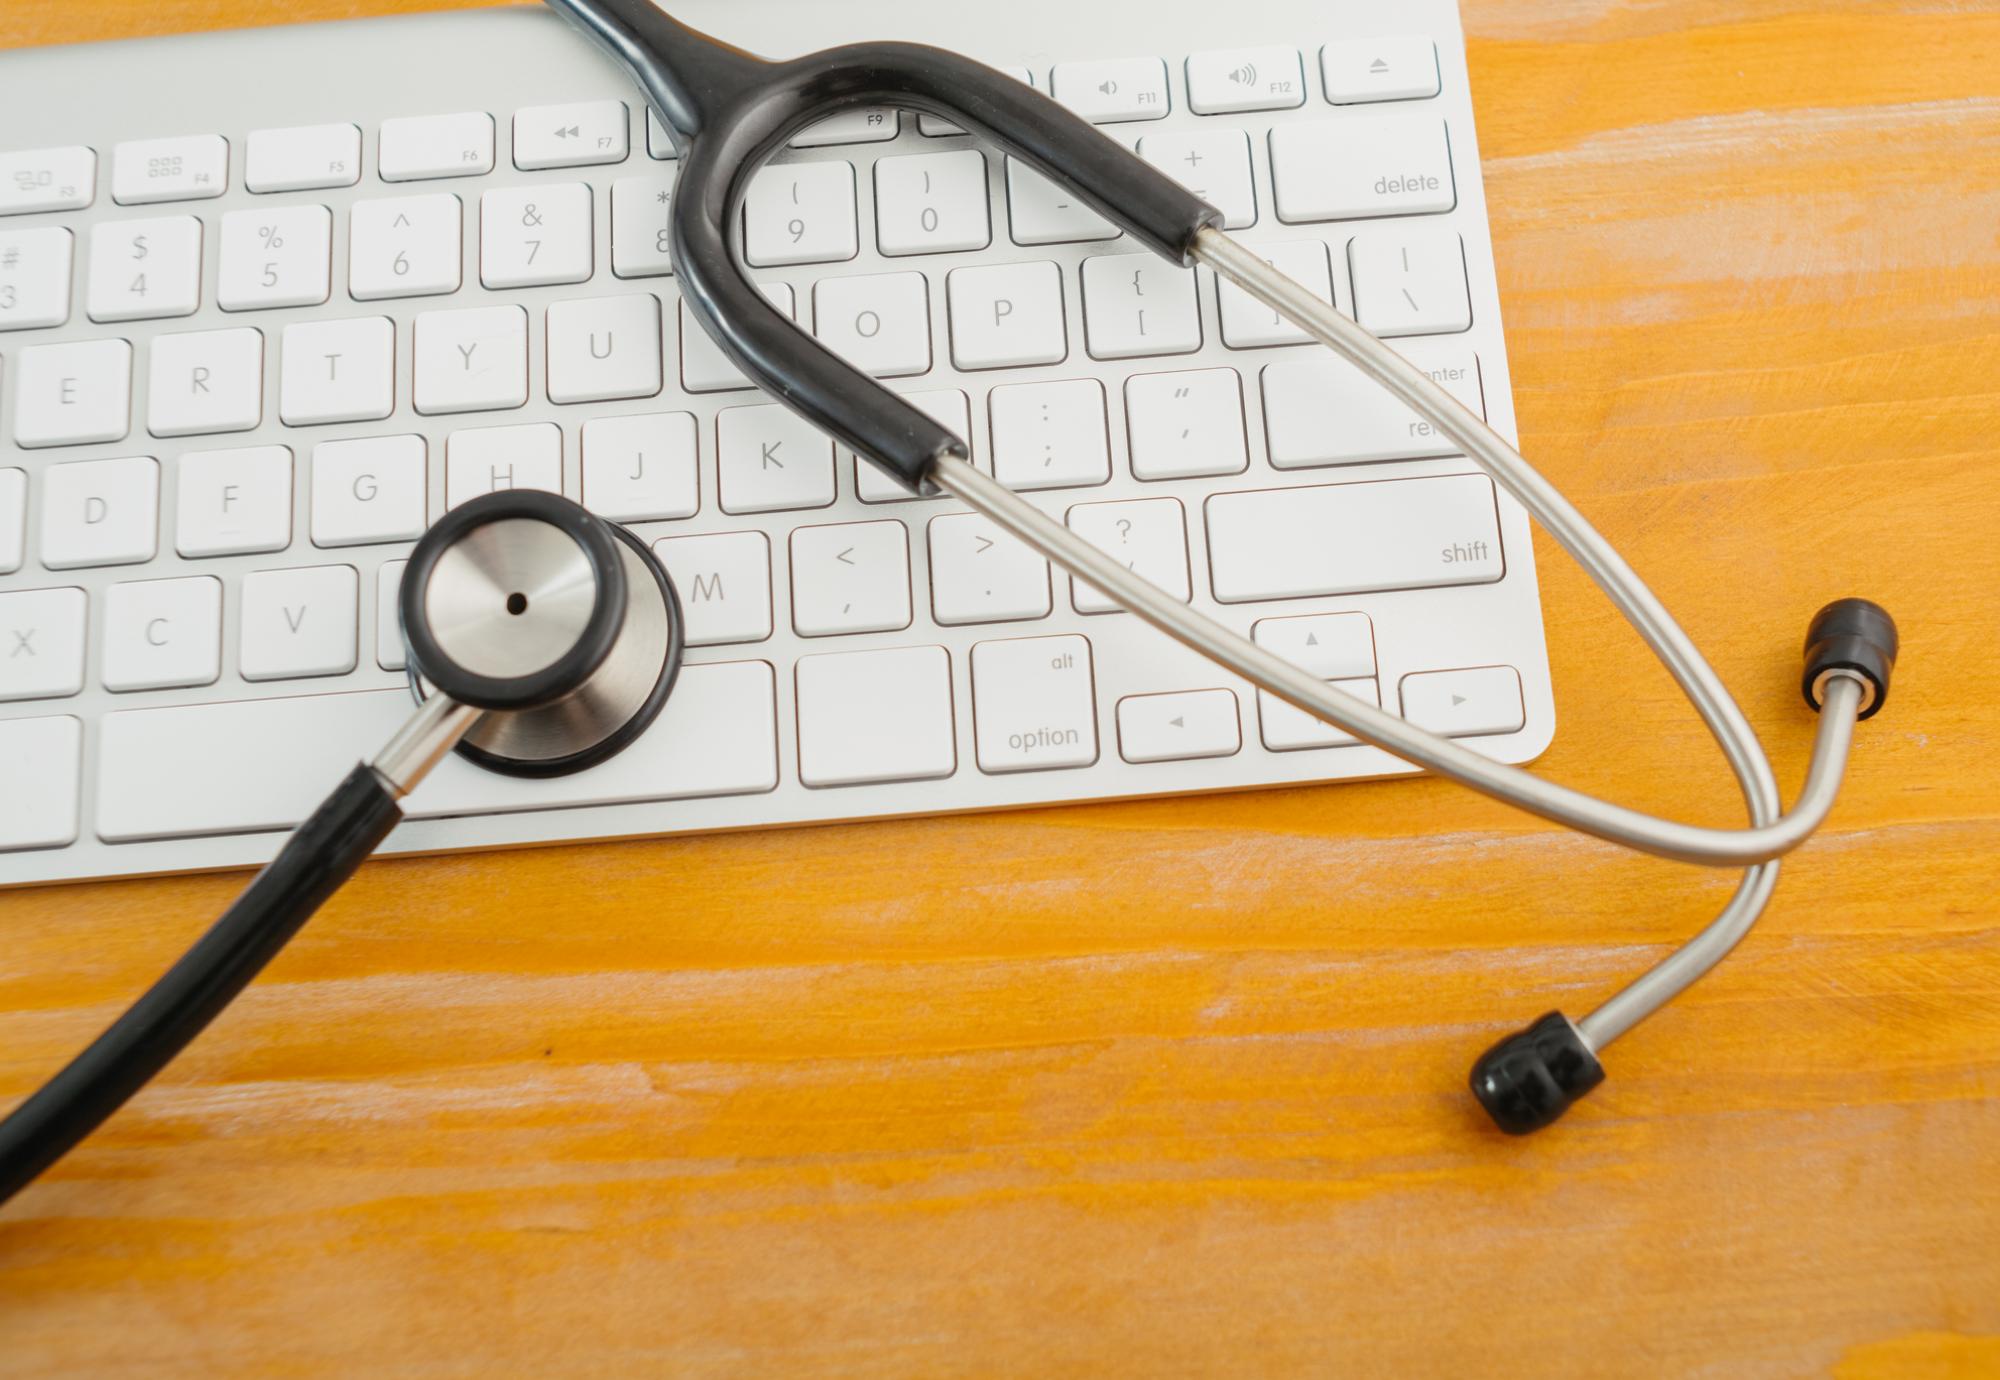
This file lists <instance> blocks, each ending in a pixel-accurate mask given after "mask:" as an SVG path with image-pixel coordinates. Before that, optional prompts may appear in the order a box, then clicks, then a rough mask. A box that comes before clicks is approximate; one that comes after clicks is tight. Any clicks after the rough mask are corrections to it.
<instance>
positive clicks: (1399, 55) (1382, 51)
mask: <svg viewBox="0 0 2000 1380" xmlns="http://www.w3.org/2000/svg"><path fill="white" fill-rule="evenodd" d="M1319 68H1320V75H1321V78H1322V79H1323V80H1324V81H1325V83H1326V98H1327V99H1328V100H1329V101H1332V102H1333V103H1334V104H1335V105H1359V104H1361V103H1362V102H1364V101H1408V100H1421V99H1423V98H1425V97H1428V96H1435V95H1437V93H1438V57H1437V45H1436V44H1435V43H1433V42H1431V40H1430V39H1428V38H1412V37H1401V38H1350V39H1342V40H1341V41H1340V42H1338V43H1329V44H1327V45H1326V46H1325V47H1324V48H1322V49H1320V50H1319Z"/></svg>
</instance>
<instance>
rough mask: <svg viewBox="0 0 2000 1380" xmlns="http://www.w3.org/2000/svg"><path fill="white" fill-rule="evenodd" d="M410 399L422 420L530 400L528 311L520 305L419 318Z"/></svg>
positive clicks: (423, 314) (505, 406) (413, 347)
mask: <svg viewBox="0 0 2000 1380" xmlns="http://www.w3.org/2000/svg"><path fill="white" fill-rule="evenodd" d="M414 341H415V343H414V345H413V346H412V352H413V353H414V354H415V356H416V371H415V380H414V383H413V386H412V397H413V400H414V402H415V404H416V408H417V411H419V412H421V413H423V414H424V415H426V416H437V415H439V414H442V413H450V412H481V411H486V410H489V409H493V408H507V407H521V406H523V405H524V404H526V403H527V401H528V313H527V312H526V311H525V310H523V309H522V308H520V307H518V306H504V307H466V308H462V309H460V310H457V311H427V312H424V313H422V314H421V315H420V316H418V317H417V324H416V332H415V335H414Z"/></svg>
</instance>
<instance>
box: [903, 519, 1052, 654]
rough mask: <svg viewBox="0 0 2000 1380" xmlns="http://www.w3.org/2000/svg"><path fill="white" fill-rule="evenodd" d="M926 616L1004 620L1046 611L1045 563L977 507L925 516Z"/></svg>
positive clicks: (966, 620)
mask: <svg viewBox="0 0 2000 1380" xmlns="http://www.w3.org/2000/svg"><path fill="white" fill-rule="evenodd" d="M929 540H930V556H931V616H932V617H933V618H935V619H936V620H937V621H938V622H939V623H942V624H945V625H947V626H953V625H957V624H961V623H1006V622H1012V621H1014V620H1017V619H1023V618H1046V617H1047V616H1048V614H1049V608H1050V603H1049V563H1048V562H1047V561H1046V560H1044V559H1043V558H1042V557H1040V556H1038V555H1036V554H1035V552H1034V551H1033V550H1032V549H1030V548H1029V547H1027V546H1024V545H1023V544H1022V543H1021V542H1020V541H1019V540H1017V539H1016V538H1014V537H1011V536H1009V535H1008V534H1007V533H1006V532H1004V531H1002V530H1001V529H1000V528H999V527H996V526H995V525H994V524H993V522H992V521H991V520H990V519H988V518H984V517H981V516H980V515H979V514H977V513H946V514H943V515H941V516H938V517H934V518H932V519H931V521H930V534H929Z"/></svg>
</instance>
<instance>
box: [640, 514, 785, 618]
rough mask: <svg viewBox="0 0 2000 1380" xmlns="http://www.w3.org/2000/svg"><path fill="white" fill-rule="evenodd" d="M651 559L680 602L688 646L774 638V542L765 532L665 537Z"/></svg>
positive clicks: (654, 548) (656, 547)
mask: <svg viewBox="0 0 2000 1380" xmlns="http://www.w3.org/2000/svg"><path fill="white" fill-rule="evenodd" d="M653 554H654V555H656V556H658V557H659V558H660V564H662V565H664V566H665V567H666V568H667V574H668V575H669V576H671V577H672V579H673V582H674V589H675V591H676V592H677V593H679V595H680V596H681V612H682V614H684V615H685V616H686V618H687V644H688V646H690V647H713V646H717V645H719V644H721V643H725V642H762V641H763V640H764V639H765V638H767V637H769V636H770V635H771V539H770V538H769V537H767V536H765V535H764V534H763V533H762V532H718V533H713V534H711V535H708V536H701V537H665V538H662V539H661V540H659V541H656V542H654V543H653Z"/></svg>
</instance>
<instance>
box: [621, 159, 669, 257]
mask: <svg viewBox="0 0 2000 1380" xmlns="http://www.w3.org/2000/svg"><path fill="white" fill-rule="evenodd" d="M673 201H674V173H673V170H672V169H668V170H667V171H665V172H657V173H645V174H643V175H641V176H639V177H621V178H619V179H618V180H617V181H616V182H614V183H612V184H611V271H612V272H613V273H615V274H617V275H618V276H619V277H620V278H657V277H660V276H663V275H665V274H669V273H672V272H673V271H674V261H673V256H672V253H671V246H672V243H673V239H672V231H671V230H670V228H669V226H670V222H671V219H672V216H671V212H672V210H673Z"/></svg>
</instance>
